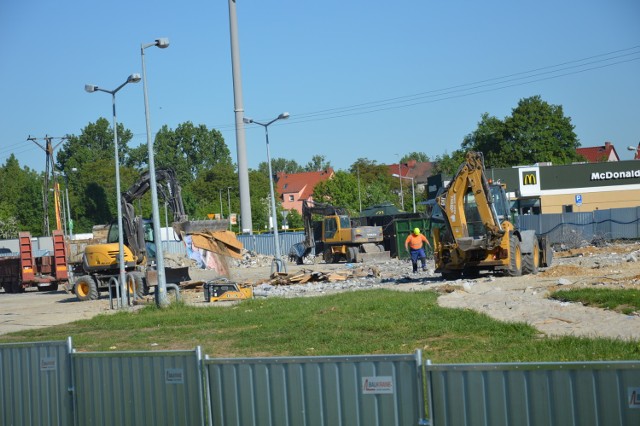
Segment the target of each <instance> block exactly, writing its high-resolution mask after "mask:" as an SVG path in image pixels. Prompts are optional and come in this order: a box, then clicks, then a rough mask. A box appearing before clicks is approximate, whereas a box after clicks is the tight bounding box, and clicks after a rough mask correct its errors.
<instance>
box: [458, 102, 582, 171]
mask: <svg viewBox="0 0 640 426" xmlns="http://www.w3.org/2000/svg"><path fill="white" fill-rule="evenodd" d="M573 129H574V126H573V125H572V124H571V118H569V117H565V116H564V112H563V109H562V106H560V105H551V104H548V103H547V102H545V101H543V100H542V99H541V98H540V96H533V97H530V98H526V99H521V100H520V102H518V106H517V107H516V108H514V109H513V110H512V113H511V116H508V117H506V118H505V119H504V120H499V119H498V118H496V117H492V116H490V115H489V114H487V113H485V114H483V115H482V118H481V120H480V122H479V123H478V128H477V129H476V130H475V131H474V132H472V133H470V134H469V135H467V136H466V137H465V138H464V140H463V142H462V145H461V146H462V150H463V151H464V152H466V151H470V150H473V151H481V152H482V153H483V154H484V157H485V162H486V166H487V167H510V166H517V165H525V164H534V163H537V162H545V161H550V162H553V163H554V164H569V163H571V162H574V161H579V160H580V159H581V157H580V156H579V155H578V154H577V153H576V148H578V147H579V146H580V142H579V141H578V138H577V136H576V134H575V133H574V131H573Z"/></svg>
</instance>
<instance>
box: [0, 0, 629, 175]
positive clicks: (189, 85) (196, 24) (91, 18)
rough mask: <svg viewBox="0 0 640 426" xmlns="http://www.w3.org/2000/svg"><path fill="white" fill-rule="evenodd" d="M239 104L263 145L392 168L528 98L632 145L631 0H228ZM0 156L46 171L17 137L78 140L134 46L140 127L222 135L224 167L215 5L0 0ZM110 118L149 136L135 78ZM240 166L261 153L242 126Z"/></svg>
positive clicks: (307, 156) (227, 61)
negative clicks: (235, 30) (236, 40)
mask: <svg viewBox="0 0 640 426" xmlns="http://www.w3.org/2000/svg"><path fill="white" fill-rule="evenodd" d="M237 14H238V26H239V35H240V56H241V66H242V85H243V102H244V109H245V115H246V116H247V117H251V118H254V119H256V120H258V121H260V120H264V121H268V120H270V119H272V118H274V117H276V116H277V115H278V114H279V113H281V112H284V111H287V112H289V113H290V114H291V118H290V119H289V120H287V121H284V122H278V123H276V124H274V125H273V126H272V127H270V129H269V136H270V142H271V147H270V148H271V156H272V157H273V158H275V157H284V158H287V159H293V160H296V161H297V162H298V163H300V164H301V165H305V164H306V163H307V162H308V161H310V160H311V157H312V156H313V155H324V156H325V157H326V159H327V160H328V161H330V162H331V164H332V165H333V166H334V168H336V169H346V168H348V167H349V166H350V165H351V164H352V163H353V162H355V161H356V160H357V159H358V158H368V159H370V160H375V161H376V162H377V163H379V164H391V163H394V162H397V161H398V158H399V157H401V156H403V155H404V154H407V153H409V152H412V151H421V152H425V153H427V154H428V155H429V156H431V157H432V158H433V157H435V156H437V155H440V154H443V153H445V152H452V151H453V150H455V149H458V148H459V147H460V143H461V141H462V139H463V138H464V136H465V135H467V134H468V133H470V132H472V131H473V130H474V129H475V128H476V126H477V123H478V121H479V120H480V117H481V115H482V114H483V113H484V112H487V113H489V114H491V115H494V116H497V117H499V118H501V119H502V118H504V117H505V116H507V115H509V114H510V113H511V110H512V109H513V108H514V107H515V106H516V105H517V103H518V101H519V100H520V99H521V98H526V97H530V96H534V95H540V96H541V97H542V98H543V100H545V101H547V102H549V103H552V104H556V105H562V106H563V108H564V113H565V115H567V116H569V117H571V119H572V123H573V124H574V125H575V132H576V133H577V135H578V138H579V140H580V142H581V144H582V146H595V145H601V144H603V143H604V142H605V141H611V142H613V143H614V145H615V146H616V149H617V151H618V154H619V155H620V156H621V157H622V159H631V158H632V153H631V152H630V151H628V150H627V149H626V147H627V146H629V145H633V146H635V145H637V144H638V143H639V142H640V2H638V1H637V0H580V1H578V0H566V1H550V0H541V1H538V2H521V1H512V0H511V1H506V0H505V1H498V0H487V1H484V2H477V1H456V0H453V1H447V2H434V1H425V0H406V1H403V2H389V1H385V2H383V1H379V0H369V1H364V0H353V1H348V2H344V1H337V0H324V1H316V2H311V1H299V0H298V1H294V0H274V1H264V0H263V1H253V2H252V1H246V0H238V2H237ZM0 36H1V39H2V40H3V43H2V44H1V45H0V58H1V60H0V129H1V130H2V131H1V133H0V138H1V139H0V140H1V143H0V161H1V162H2V163H4V162H5V161H6V159H7V158H8V157H9V156H10V155H11V153H14V154H15V155H16V156H17V157H18V159H19V161H20V163H21V165H23V166H25V165H26V166H29V167H31V168H33V169H36V170H43V169H44V166H45V154H44V152H43V151H42V150H41V149H40V148H38V147H37V146H36V145H35V144H34V143H33V142H29V141H27V140H26V139H27V137H28V136H29V135H31V136H33V137H38V138H42V137H44V136H45V135H49V136H63V135H65V134H76V135H78V134H80V133H81V131H82V129H83V128H84V127H85V126H86V125H87V124H89V123H92V122H95V121H96V120H97V119H98V118H99V117H106V118H108V119H109V120H111V99H110V96H109V95H107V94H106V93H93V94H89V93H86V92H85V91H84V85H85V84H86V83H90V84H96V85H98V86H102V87H104V88H106V89H114V88H116V87H117V86H118V85H119V84H121V83H122V82H124V81H125V79H126V78H127V76H128V75H129V74H131V73H134V72H140V71H141V63H140V44H141V43H148V42H152V41H153V40H155V39H156V38H158V37H168V38H169V39H170V41H171V46H170V47H169V48H168V49H164V50H160V49H156V48H151V49H147V50H146V51H145V52H146V65H147V78H148V88H149V99H150V113H151V127H152V131H153V132H154V133H155V132H156V131H157V130H158V129H159V128H160V127H161V126H162V125H165V124H166V125H168V126H169V127H171V128H175V127H176V126H177V125H179V124H180V123H183V122H186V121H191V122H193V123H195V124H205V125H207V126H208V127H209V128H216V129H218V130H220V131H221V132H222V134H223V136H224V138H225V141H226V143H227V145H228V146H229V149H230V150H231V152H232V157H233V159H234V161H236V139H235V130H234V124H233V123H234V112H233V109H234V105H233V86H232V73H231V55H230V42H229V11H228V2H227V0H218V1H211V0H208V1H204V0H186V1H183V2H175V1H166V0H159V1H154V2H147V1H139V2H130V1H122V0H112V1H109V2H97V1H91V0H90V1H86V0H83V1H80V0H61V1H59V2H52V1H45V0H22V1H19V2H18V1H3V2H1V3H0ZM117 115H118V120H119V121H120V122H122V123H123V124H124V125H125V127H127V128H128V129H130V130H131V131H132V132H133V133H134V135H135V136H134V139H133V140H132V141H131V142H130V145H131V146H138V145H141V144H145V143H146V135H145V122H144V103H143V94H142V84H137V85H129V86H127V87H125V88H124V89H122V91H120V92H119V93H118V95H117ZM246 139H247V151H248V156H247V157H248V158H247V161H248V164H249V167H251V168H256V167H257V166H258V164H259V163H260V162H261V161H265V160H266V149H265V143H264V130H263V129H262V128H261V127H258V126H247V128H246Z"/></svg>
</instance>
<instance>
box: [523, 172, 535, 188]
mask: <svg viewBox="0 0 640 426" xmlns="http://www.w3.org/2000/svg"><path fill="white" fill-rule="evenodd" d="M537 183H538V177H537V176H536V173H523V174H522V184H523V185H536V184H537Z"/></svg>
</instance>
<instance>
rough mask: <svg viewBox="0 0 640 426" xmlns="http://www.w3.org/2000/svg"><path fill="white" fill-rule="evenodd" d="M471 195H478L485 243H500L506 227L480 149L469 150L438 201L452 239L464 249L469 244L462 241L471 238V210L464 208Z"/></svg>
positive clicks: (489, 246)
mask: <svg viewBox="0 0 640 426" xmlns="http://www.w3.org/2000/svg"><path fill="white" fill-rule="evenodd" d="M469 195H472V196H473V197H474V198H475V206H476V207H477V214H478V215H479V217H480V220H481V222H482V224H483V225H484V228H485V230H486V240H485V244H486V245H487V247H488V248H491V247H495V246H497V245H500V241H501V239H502V237H503V235H504V233H505V230H504V229H502V226H501V225H500V220H499V218H498V215H497V214H496V210H495V207H494V204H493V196H492V194H491V189H490V188H489V182H488V181H487V178H486V176H485V174H484V158H483V156H482V153H481V152H473V151H471V152H468V153H467V155H466V159H465V162H464V163H463V164H462V165H461V166H460V167H459V168H458V171H457V172H456V175H455V176H454V177H453V179H452V180H451V182H450V183H449V185H448V186H447V188H446V189H445V190H444V191H443V192H442V193H441V194H440V195H439V196H438V197H437V200H436V201H437V203H438V205H440V207H441V208H442V210H443V212H444V217H445V219H446V220H445V222H446V224H447V228H448V230H449V231H450V232H451V236H452V238H453V239H455V241H456V242H458V244H459V245H460V248H461V249H464V248H465V247H467V245H466V244H464V243H463V241H466V240H468V239H469V237H470V235H469V229H468V218H467V214H468V213H469V212H468V211H467V210H466V209H465V197H468V196H469ZM474 213H475V212H474ZM461 243H462V244H461Z"/></svg>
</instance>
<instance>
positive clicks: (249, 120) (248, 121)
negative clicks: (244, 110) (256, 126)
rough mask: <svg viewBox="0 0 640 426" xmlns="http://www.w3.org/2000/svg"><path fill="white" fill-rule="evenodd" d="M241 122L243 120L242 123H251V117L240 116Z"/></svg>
mask: <svg viewBox="0 0 640 426" xmlns="http://www.w3.org/2000/svg"><path fill="white" fill-rule="evenodd" d="M242 122H243V123H244V124H251V123H253V118H247V117H243V118H242Z"/></svg>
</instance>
